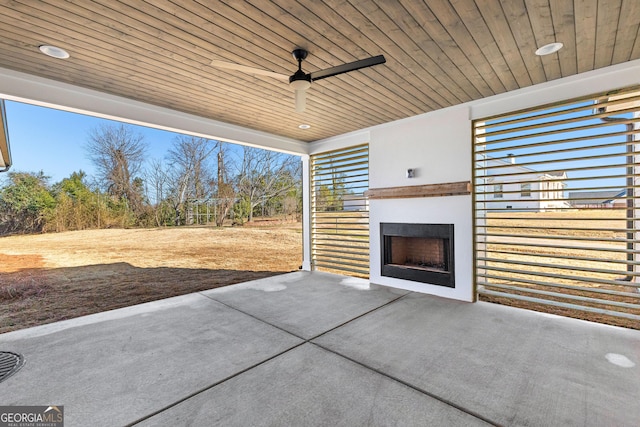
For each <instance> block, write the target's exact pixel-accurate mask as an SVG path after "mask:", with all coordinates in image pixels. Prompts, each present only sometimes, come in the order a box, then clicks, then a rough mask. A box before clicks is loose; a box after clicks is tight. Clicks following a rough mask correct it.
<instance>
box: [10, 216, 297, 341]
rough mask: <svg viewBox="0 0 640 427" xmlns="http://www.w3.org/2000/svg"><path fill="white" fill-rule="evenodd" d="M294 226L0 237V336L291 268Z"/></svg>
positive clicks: (294, 253)
mask: <svg viewBox="0 0 640 427" xmlns="http://www.w3.org/2000/svg"><path fill="white" fill-rule="evenodd" d="M301 262H302V235H301V229H300V226H299V225H297V226H285V227H275V228H271V227H269V228H211V227H193V228H161V229H160V228H158V229H130V230H121V229H109V230H87V231H73V232H65V233H52V234H41V235H30V236H9V237H3V238H0V333H4V332H9V331H12V330H16V329H22V328H26V327H30V326H35V325H40V324H45V323H50V322H55V321H59V320H64V319H69V318H73V317H78V316H83V315H86V314H91V313H97V312H100V311H105V310H111V309H115V308H120V307H126V306H129V305H133V304H139V303H143V302H148V301H153V300H157V299H162V298H168V297H171V296H176V295H182V294H186V293H190V292H197V291H202V290H206V289H211V288H216V287H219V286H225V285H230V284H233V283H239V282H244V281H247V280H253V279H258V278H263V277H267V276H271V275H274V274H280V273H285V272H290V271H294V270H297V269H298V267H299V266H300V264H301Z"/></svg>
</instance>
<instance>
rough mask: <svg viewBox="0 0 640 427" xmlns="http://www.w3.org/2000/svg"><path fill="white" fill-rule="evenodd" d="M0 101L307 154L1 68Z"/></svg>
mask: <svg viewBox="0 0 640 427" xmlns="http://www.w3.org/2000/svg"><path fill="white" fill-rule="evenodd" d="M0 98H4V99H7V100H11V101H17V102H24V103H28V104H33V105H39V106H42V107H48V108H55V109H58V110H63V111H69V112H72V113H79V114H86V115H90V116H95V117H101V118H105V119H111V120H118V121H122V122H126V123H131V124H135V125H141V126H147V127H152V128H156V129H162V130H166V131H170V132H178V133H183V134H187V135H194V136H198V137H203V138H209V139H215V140H219V141H226V142H231V143H235V144H240V145H248V146H253V147H259V148H265V149H268V150H274V151H279V152H283V153H288V154H295V155H303V154H307V153H308V150H309V147H308V144H307V143H305V142H303V141H298V140H295V139H289V138H285V137H281V136H278V135H273V134H270V133H266V132H261V131H257V130H253V129H248V128H244V127H241V126H236V125H232V124H228V123H224V122H220V121H216V120H211V119H207V118H204V117H199V116H196V115H193V114H186V113H182V112H179V111H175V110H171V109H169V108H164V107H159V106H155V105H151V104H146V103H143V102H139V101H135V100H132V99H128V98H123V97H119V96H115V95H110V94H107V93H104V92H99V91H95V90H91V89H86V88H81V87H77V86H73V85H70V84H67V83H62V82H57V81H54V80H49V79H45V78H42V77H37V76H33V75H30V74H25V73H21V72H17V71H13V70H8V69H4V68H0Z"/></svg>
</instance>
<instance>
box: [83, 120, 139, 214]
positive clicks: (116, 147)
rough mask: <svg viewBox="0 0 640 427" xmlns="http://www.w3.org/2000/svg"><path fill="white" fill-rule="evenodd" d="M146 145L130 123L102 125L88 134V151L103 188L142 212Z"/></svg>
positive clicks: (133, 208) (132, 208) (133, 209)
mask: <svg viewBox="0 0 640 427" xmlns="http://www.w3.org/2000/svg"><path fill="white" fill-rule="evenodd" d="M146 148H147V147H146V144H145V143H144V137H143V136H142V135H141V134H135V133H134V132H133V130H132V128H131V127H130V126H127V125H124V124H120V125H119V126H116V125H102V126H100V127H98V128H95V129H93V130H92V131H91V132H90V133H89V141H88V144H87V151H88V153H89V158H90V159H91V161H92V162H93V163H94V164H95V166H96V169H97V171H98V179H99V180H100V183H101V185H102V187H104V189H105V190H106V191H107V192H108V193H109V194H110V195H112V196H114V197H116V198H118V199H120V200H124V201H126V202H127V204H128V206H129V208H130V209H131V210H132V211H134V212H139V211H140V210H141V208H142V194H141V193H142V192H141V188H140V180H139V179H136V178H139V177H138V176H137V175H138V174H139V173H140V170H141V167H142V163H143V161H144V156H145V152H146Z"/></svg>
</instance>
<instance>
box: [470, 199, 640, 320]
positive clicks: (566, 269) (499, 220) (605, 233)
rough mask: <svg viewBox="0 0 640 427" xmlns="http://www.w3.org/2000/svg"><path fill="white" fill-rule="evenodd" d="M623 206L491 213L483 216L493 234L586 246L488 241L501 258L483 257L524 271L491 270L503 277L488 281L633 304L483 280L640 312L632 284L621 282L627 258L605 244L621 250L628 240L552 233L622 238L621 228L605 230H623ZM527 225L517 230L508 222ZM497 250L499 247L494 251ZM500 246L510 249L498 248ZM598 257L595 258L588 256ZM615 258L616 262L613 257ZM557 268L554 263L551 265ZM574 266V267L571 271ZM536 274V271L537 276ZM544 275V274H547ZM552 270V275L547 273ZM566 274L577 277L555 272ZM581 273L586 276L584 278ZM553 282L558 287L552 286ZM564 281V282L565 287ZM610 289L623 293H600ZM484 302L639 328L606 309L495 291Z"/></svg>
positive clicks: (639, 295)
mask: <svg viewBox="0 0 640 427" xmlns="http://www.w3.org/2000/svg"><path fill="white" fill-rule="evenodd" d="M507 218H508V219H507ZM625 221H626V218H625V211H624V210H610V209H592V210H583V211H566V212H539V213H522V212H508V213H493V214H491V215H490V216H489V217H488V218H487V225H490V226H494V227H495V228H492V229H491V232H492V233H504V234H527V235H532V236H536V235H538V236H544V237H547V236H549V237H551V238H550V239H539V240H528V241H529V242H536V243H546V244H550V245H554V244H555V245H574V246H582V247H584V248H585V249H563V248H553V247H532V246H525V245H523V246H519V245H516V244H509V243H506V244H505V243H488V244H487V249H488V251H489V252H488V254H489V256H490V257H491V258H493V259H499V260H500V261H501V262H499V261H491V262H487V266H488V267H498V268H509V269H518V270H521V271H526V272H527V273H517V272H509V271H500V272H491V274H493V275H500V276H501V278H500V279H498V278H491V279H488V280H487V281H488V282H491V283H496V284H503V285H515V286H517V287H519V288H527V289H531V290H543V291H552V292H556V293H563V294H566V295H573V296H576V297H586V298H598V299H603V300H606V301H614V302H618V303H627V304H632V305H636V308H628V307H614V306H611V305H609V304H607V303H606V302H603V303H595V302H591V301H587V302H584V301H581V302H576V301H575V300H571V299H569V298H562V297H557V296H541V295H539V294H536V293H532V292H526V291H521V290H505V289H500V288H496V287H491V286H490V285H486V288H487V289H489V290H494V291H499V292H505V293H512V294H517V295H523V296H527V297H534V298H540V299H546V300H552V301H558V302H563V303H571V304H578V305H582V306H586V307H593V308H596V309H604V310H614V311H618V312H623V313H629V314H632V315H636V316H638V315H640V293H638V291H637V288H636V287H634V286H625V283H628V282H625V281H624V280H623V279H624V277H625V272H626V267H625V265H624V264H622V262H624V261H625V260H626V254H624V253H620V252H613V251H610V252H608V251H607V250H608V249H619V250H623V249H625V248H626V243H625V242H623V241H621V242H619V243H618V242H595V243H594V242H589V241H570V240H553V239H552V237H566V238H569V239H570V238H572V237H577V238H604V239H623V238H625V237H626V233H625V232H619V231H612V230H604V229H624V228H625ZM523 226H525V227H531V229H526V230H522V229H516V228H512V227H523ZM549 227H567V228H572V227H574V228H584V229H589V228H593V229H598V228H599V229H601V230H552V229H551V230H550V229H549ZM525 241H526V239H517V238H515V239H512V240H511V242H513V243H515V242H520V243H523V242H525ZM507 242H508V240H507ZM591 245H595V246H597V247H599V248H601V250H600V251H593V250H589V249H586V248H589V247H590V246H591ZM493 251H498V252H493ZM500 251H504V252H508V253H500ZM586 258H598V259H599V260H594V259H590V260H589V259H586ZM616 261H618V262H616ZM530 264H548V265H547V266H533V265H530ZM556 265H557V266H558V267H555V266H556ZM572 269H574V270H572ZM602 270H614V271H615V272H614V273H609V272H604V271H602ZM536 273H539V275H536ZM545 274H546V275H547V276H545ZM549 275H551V277H550V276H549ZM562 275H565V276H566V275H569V276H573V277H575V278H579V279H568V278H563V277H559V276H562ZM583 278H584V279H583ZM515 279H521V280H533V281H542V282H546V283H547V285H543V286H541V285H537V284H532V283H523V282H519V281H518V280H515ZM598 280H604V281H616V282H617V284H612V283H597V281H598ZM554 285H556V286H554ZM562 286H565V287H564V288H563V287H562ZM566 286H571V287H579V288H582V290H577V289H567V288H566ZM608 291H614V292H623V293H625V294H626V295H625V296H623V295H610V294H606V293H603V292H608ZM480 299H482V300H484V301H491V302H497V303H500V304H507V305H512V306H518V307H523V308H527V309H533V310H537V311H544V312H548V313H554V314H559V315H563V316H569V317H576V318H580V319H585V320H591V321H596V322H601V323H608V324H613V325H618V326H625V327H630V328H635V329H640V322H638V320H634V319H628V318H621V317H617V316H611V315H607V314H599V313H592V312H587V311H583V310H575V309H570V308H562V307H553V306H549V305H543V304H536V303H532V302H527V301H518V300H512V299H507V298H501V297H497V296H486V295H485V296H481V298H480Z"/></svg>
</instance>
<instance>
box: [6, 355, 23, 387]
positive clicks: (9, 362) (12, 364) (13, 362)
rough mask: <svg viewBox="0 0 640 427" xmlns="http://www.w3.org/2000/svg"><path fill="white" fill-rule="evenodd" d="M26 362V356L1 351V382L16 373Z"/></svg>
mask: <svg viewBox="0 0 640 427" xmlns="http://www.w3.org/2000/svg"><path fill="white" fill-rule="evenodd" d="M23 364H24V358H23V357H22V356H21V355H19V354H16V353H11V352H8V351H0V383H1V382H2V381H4V380H6V379H7V378H9V377H10V376H11V375H13V374H15V373H16V372H17V371H18V370H19V369H20V368H22V365H23Z"/></svg>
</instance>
